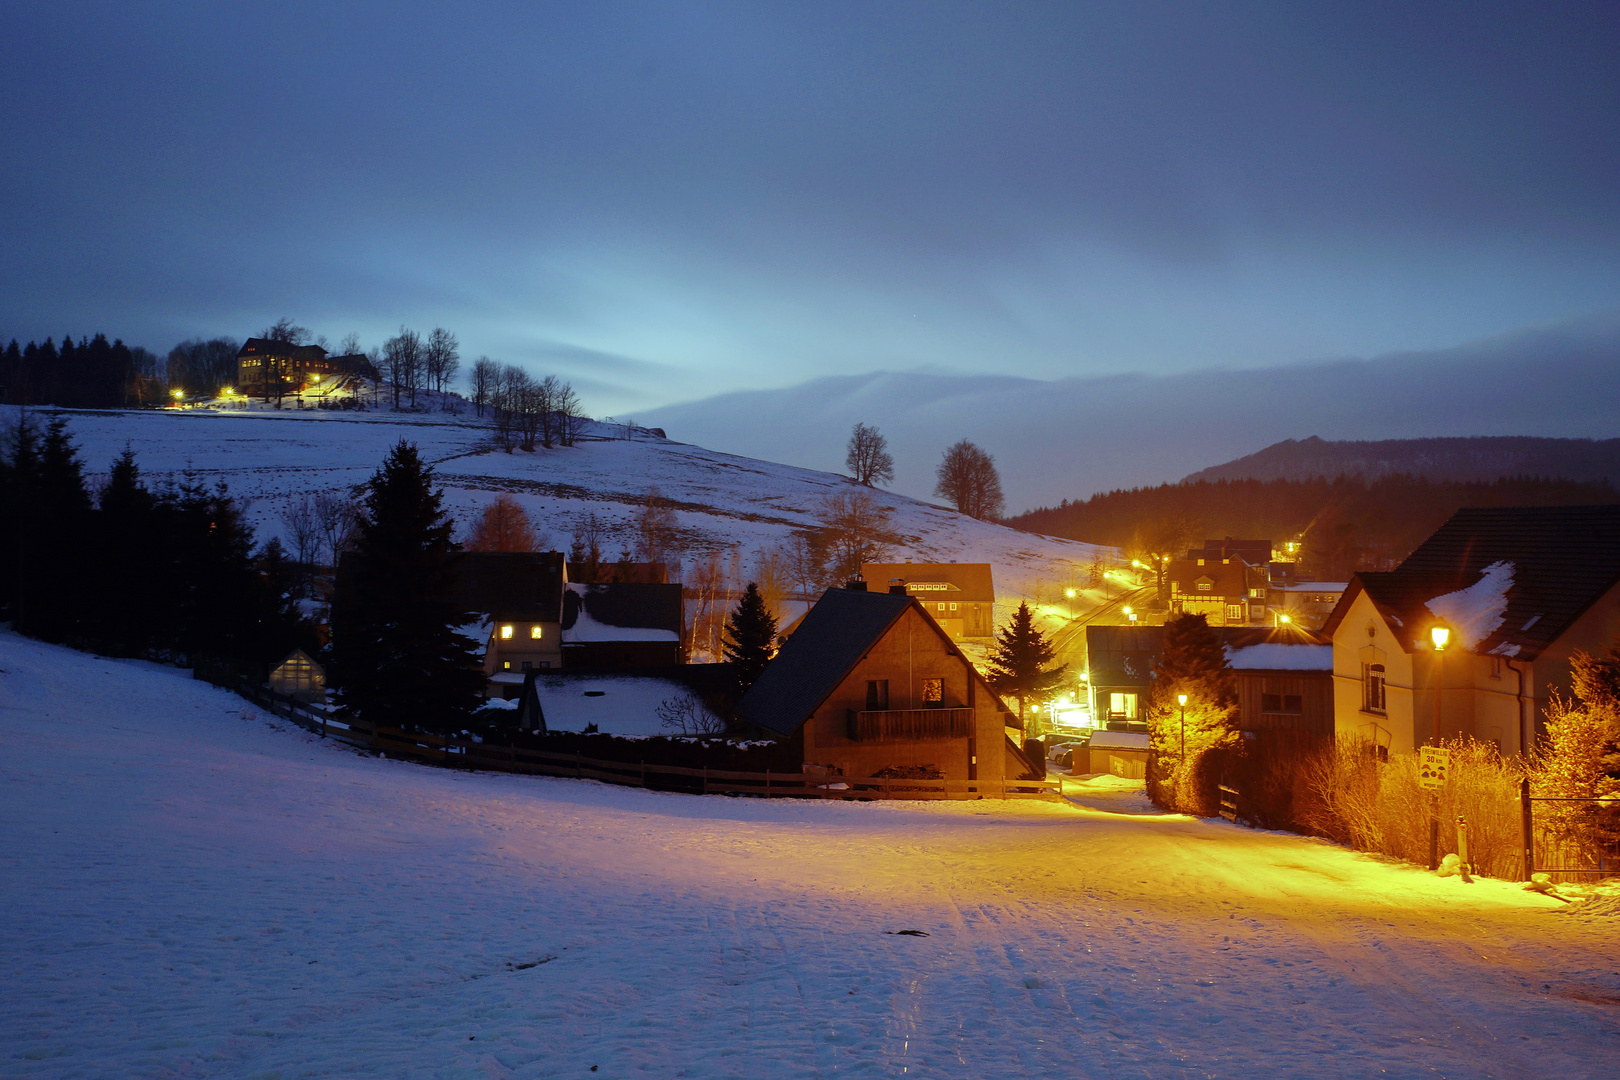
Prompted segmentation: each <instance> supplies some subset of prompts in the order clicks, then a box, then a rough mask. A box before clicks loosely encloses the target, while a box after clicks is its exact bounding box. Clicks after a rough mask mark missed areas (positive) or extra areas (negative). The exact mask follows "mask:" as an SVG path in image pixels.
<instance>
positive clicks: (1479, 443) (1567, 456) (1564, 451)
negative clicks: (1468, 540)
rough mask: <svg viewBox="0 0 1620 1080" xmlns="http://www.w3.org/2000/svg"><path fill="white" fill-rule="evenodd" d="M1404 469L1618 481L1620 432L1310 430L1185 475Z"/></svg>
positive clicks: (1244, 476)
mask: <svg viewBox="0 0 1620 1080" xmlns="http://www.w3.org/2000/svg"><path fill="white" fill-rule="evenodd" d="M1395 474H1405V475H1407V476H1421V477H1423V478H1424V479H1426V480H1457V481H1479V480H1497V479H1500V478H1502V477H1509V476H1553V477H1558V478H1560V479H1563V480H1581V481H1601V480H1606V481H1608V482H1609V483H1611V484H1620V439H1541V438H1531V437H1529V436H1501V437H1478V438H1458V439H1381V440H1377V441H1372V442H1328V441H1326V440H1324V439H1319V438H1317V437H1316V436H1314V435H1313V436H1311V437H1310V438H1308V439H1297V440H1296V439H1287V440H1284V441H1283V442H1280V443H1274V444H1272V445H1271V446H1268V447H1266V448H1265V449H1264V450H1261V451H1259V452H1258V453H1254V454H1250V455H1248V456H1247V457H1241V458H1238V459H1237V460H1236V461H1228V462H1227V463H1226V464H1224V465H1214V466H1211V467H1210V468H1207V469H1201V470H1199V471H1198V472H1195V473H1193V474H1192V475H1191V476H1188V477H1187V478H1186V479H1185V480H1184V481H1183V483H1188V482H1193V481H1198V480H1310V479H1313V478H1316V477H1335V476H1364V477H1366V478H1367V479H1369V480H1374V479H1377V478H1378V477H1380V476H1391V475H1395Z"/></svg>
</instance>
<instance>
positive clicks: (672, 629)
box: [561, 581, 685, 671]
mask: <svg viewBox="0 0 1620 1080" xmlns="http://www.w3.org/2000/svg"><path fill="white" fill-rule="evenodd" d="M562 599H563V608H562V626H561V630H562V651H563V666H564V667H567V668H573V669H589V670H592V671H611V670H619V669H624V668H655V667H674V666H676V665H677V664H680V663H681V662H682V648H681V631H682V629H683V627H684V625H685V622H684V620H683V619H682V617H681V615H682V592H681V586H680V585H678V584H676V585H665V584H658V583H654V582H641V581H618V582H613V583H611V584H590V585H588V584H583V583H580V582H569V583H568V585H567V586H566V587H565V589H564V592H563V598H562Z"/></svg>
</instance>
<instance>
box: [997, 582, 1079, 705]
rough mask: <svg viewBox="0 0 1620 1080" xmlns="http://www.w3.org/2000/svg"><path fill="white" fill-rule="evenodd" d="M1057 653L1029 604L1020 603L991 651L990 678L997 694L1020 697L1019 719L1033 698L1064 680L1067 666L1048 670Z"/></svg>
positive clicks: (1000, 631) (998, 633)
mask: <svg viewBox="0 0 1620 1080" xmlns="http://www.w3.org/2000/svg"><path fill="white" fill-rule="evenodd" d="M1056 655H1057V652H1056V650H1054V649H1053V648H1052V643H1051V642H1049V641H1047V640H1046V635H1045V634H1043V633H1041V632H1040V630H1038V629H1036V627H1035V618H1034V616H1033V615H1031V614H1030V610H1029V604H1028V603H1027V602H1026V603H1021V604H1019V605H1018V610H1017V611H1015V612H1014V613H1013V617H1012V622H1010V623H1008V624H1007V625H1006V626H1004V627H1002V628H1001V629H1000V630H999V631H997V633H996V646H995V649H994V650H993V651H992V652H991V653H990V670H989V673H988V676H987V677H988V679H989V682H990V685H991V686H992V687H994V688H995V690H996V692H997V693H1002V694H1009V695H1011V696H1013V697H1016V698H1017V699H1018V719H1019V721H1020V722H1022V720H1023V719H1024V707H1025V705H1026V704H1027V703H1028V701H1029V699H1030V698H1032V697H1038V696H1040V695H1041V694H1044V693H1047V692H1048V691H1051V690H1055V689H1056V688H1057V687H1058V686H1059V685H1061V684H1062V682H1063V673H1064V671H1065V670H1067V668H1068V665H1067V664H1064V665H1060V666H1058V667H1055V668H1051V669H1047V667H1046V665H1047V664H1050V663H1051V662H1052V659H1053V658H1054V657H1055V656H1056Z"/></svg>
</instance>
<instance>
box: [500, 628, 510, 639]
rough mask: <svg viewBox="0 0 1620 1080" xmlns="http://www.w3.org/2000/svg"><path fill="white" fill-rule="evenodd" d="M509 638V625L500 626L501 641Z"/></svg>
mask: <svg viewBox="0 0 1620 1080" xmlns="http://www.w3.org/2000/svg"><path fill="white" fill-rule="evenodd" d="M511 639H512V628H511V627H510V626H503V627H501V640H502V641H510V640H511Z"/></svg>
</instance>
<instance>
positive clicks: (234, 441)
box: [0, 406, 1112, 621]
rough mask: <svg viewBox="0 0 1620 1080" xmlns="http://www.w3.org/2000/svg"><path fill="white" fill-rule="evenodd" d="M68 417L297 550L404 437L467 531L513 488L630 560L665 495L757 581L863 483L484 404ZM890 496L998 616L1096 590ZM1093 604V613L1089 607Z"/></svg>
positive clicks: (1064, 566) (82, 441)
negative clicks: (201, 486) (601, 536)
mask: <svg viewBox="0 0 1620 1080" xmlns="http://www.w3.org/2000/svg"><path fill="white" fill-rule="evenodd" d="M55 411H57V410H41V413H42V414H50V413H54V412H55ZM61 411H62V412H64V413H65V414H66V415H67V416H68V420H69V425H70V430H71V431H72V434H73V438H74V440H75V442H76V443H77V444H78V446H79V448H80V456H81V458H82V459H83V460H84V462H85V465H86V469H87V470H88V471H89V472H91V473H97V472H105V471H106V470H107V469H108V468H109V466H110V465H111V463H112V461H113V459H114V458H115V457H116V456H117V455H118V454H119V453H121V452H122V451H123V449H124V447H125V445H126V444H127V445H129V446H132V447H133V448H134V449H135V452H136V457H137V461H138V462H139V464H140V467H141V469H142V470H143V472H144V473H145V474H146V475H147V476H148V477H149V478H152V477H157V476H161V475H162V474H166V473H175V474H178V473H181V472H184V471H187V470H189V471H191V472H192V473H194V474H196V475H198V476H200V477H201V478H203V479H204V480H205V481H207V482H209V483H213V482H214V481H216V480H217V481H224V482H225V483H226V484H228V485H229V487H230V490H231V491H232V492H233V493H235V494H237V495H240V496H246V497H248V498H250V499H251V500H252V506H251V508H250V509H249V511H248V520H249V521H250V522H251V523H252V524H253V526H254V528H255V530H256V531H257V535H258V537H259V539H260V541H261V542H262V541H264V540H267V539H269V538H270V537H271V536H277V535H282V536H283V539H284V540H285V536H284V535H283V533H284V527H283V525H282V522H281V518H282V514H283V512H284V510H285V509H286V507H287V505H288V503H289V502H290V501H292V500H295V499H297V498H298V497H299V496H302V495H305V494H313V493H315V492H318V491H336V490H340V489H342V490H353V489H356V488H357V486H358V485H360V484H363V483H364V482H365V481H366V480H367V479H369V478H370V476H371V475H372V473H374V472H375V471H376V470H377V467H378V466H379V465H380V464H381V463H382V460H383V457H384V455H386V454H387V453H388V451H389V449H391V448H392V447H393V445H394V444H395V443H396V442H398V441H399V440H400V439H401V438H406V439H409V440H411V441H412V442H415V443H416V444H417V446H418V448H419V449H420V451H421V453H422V455H423V457H424V458H425V459H426V460H428V461H429V462H431V463H432V464H434V466H435V467H436V471H437V473H438V477H439V479H440V481H441V482H442V484H443V485H444V487H445V491H446V497H445V505H446V509H447V510H448V511H449V512H450V513H451V514H452V515H454V516H455V517H456V518H457V520H458V521H459V522H460V523H461V525H462V526H463V527H465V526H466V525H468V524H470V523H471V522H472V520H473V519H474V518H475V517H476V516H477V515H478V514H479V513H481V512H482V510H483V508H484V507H485V506H486V505H487V504H488V503H489V502H490V500H492V499H493V498H494V497H495V495H496V494H497V493H499V492H505V493H507V494H510V495H512V496H513V497H515V498H516V499H517V500H518V501H519V502H520V503H522V504H523V507H524V509H525V510H526V511H527V512H528V514H529V517H530V518H531V519H532V520H533V521H534V522H535V524H536V526H537V529H538V531H539V532H540V533H541V534H542V540H543V541H544V542H546V543H549V544H551V545H553V546H555V547H557V548H559V549H561V550H567V548H568V545H569V539H570V537H571V535H572V532H573V529H574V525H575V522H576V521H578V520H579V519H581V518H582V517H584V516H585V515H586V514H587V513H595V514H596V515H597V516H598V517H599V518H600V519H602V520H603V521H604V522H605V523H606V525H607V528H608V539H607V541H606V543H605V544H604V549H605V554H606V555H607V556H608V557H609V558H617V557H618V555H619V553H620V551H621V549H633V548H634V538H633V535H632V528H631V525H630V522H631V518H632V516H633V514H634V513H635V512H636V510H637V508H638V507H640V506H641V505H643V504H644V503H645V501H646V499H647V496H648V494H649V492H650V491H651V490H653V489H655V488H656V489H657V490H658V492H659V493H660V494H661V495H662V496H663V497H664V498H666V499H668V500H671V501H672V502H673V503H674V504H675V509H676V517H677V519H678V525H679V528H680V530H681V533H682V538H683V540H684V541H685V543H686V545H687V555H686V560H687V561H688V562H689V563H690V562H692V561H694V560H695V559H697V558H701V557H704V556H705V555H707V554H717V555H720V556H721V558H722V562H723V563H728V562H729V559H730V553H731V552H732V551H736V552H737V553H738V555H739V556H740V563H741V569H742V570H743V572H744V574H746V573H747V572H748V571H749V569H750V568H751V567H752V565H753V563H754V559H755V556H756V554H757V553H758V552H759V551H760V550H761V549H763V548H769V547H771V546H773V545H775V544H778V543H780V542H782V541H783V540H785V539H786V538H787V537H788V536H789V535H790V534H791V533H792V532H793V530H794V529H797V528H802V527H804V526H807V525H811V524H813V523H814V521H815V515H814V510H815V506H816V504H817V503H818V502H819V501H820V500H821V499H822V498H824V497H825V496H826V495H828V494H829V493H832V492H834V491H838V490H851V489H852V484H851V481H849V480H848V479H847V478H844V477H841V476H838V475H836V474H834V473H824V472H816V471H814V470H811V469H801V468H797V467H795V466H791V465H778V464H774V463H771V462H767V461H758V460H755V459H752V458H744V457H736V456H734V455H731V454H722V453H718V452H715V451H712V450H705V449H703V448H702V447H699V446H691V445H688V444H685V443H677V442H670V441H668V440H666V439H659V438H657V437H655V436H653V435H651V434H649V433H647V432H645V431H640V432H639V436H638V438H637V439H636V440H635V441H625V440H623V439H619V438H613V437H612V436H616V435H620V434H622V433H623V432H624V430H625V429H624V428H622V427H620V426H618V425H609V424H595V423H592V424H590V425H589V428H588V430H589V432H590V434H591V436H592V437H591V438H590V439H589V440H587V441H583V442H580V443H579V444H578V445H576V446H574V447H571V448H566V449H565V448H560V447H559V448H554V449H551V450H544V449H540V450H536V451H534V452H530V453H525V452H523V451H515V452H513V453H510V454H508V453H505V452H503V451H500V450H497V449H494V448H493V447H492V444H491V440H490V427H489V424H488V422H487V420H486V421H479V420H477V419H476V418H475V417H474V416H473V415H472V414H471V411H470V409H468V410H465V411H463V412H462V413H460V414H456V415H452V414H449V413H445V412H435V411H427V412H421V413H394V412H390V411H384V410H375V411H363V412H336V411H323V410H313V409H309V410H302V411H300V410H296V409H291V408H288V409H281V410H276V409H268V410H267V409H263V408H255V409H251V410H211V409H185V410H178V409H167V410H156V411H152V410H148V411H121V410H61ZM16 413H17V410H16V409H15V408H13V407H10V406H0V419H4V420H6V421H8V422H9V421H10V420H11V419H12V418H14V417H15V416H16ZM876 494H877V496H878V497H879V498H880V499H881V500H882V501H883V502H885V503H886V504H887V505H889V506H890V507H891V508H893V510H894V524H895V527H896V529H897V531H898V532H899V534H900V535H901V537H902V541H901V543H900V544H899V545H897V546H896V548H895V549H894V551H893V557H894V558H895V559H911V560H913V561H916V562H934V561H938V562H948V561H952V560H954V561H958V562H989V563H992V564H993V565H994V567H995V583H996V590H997V596H998V603H997V605H996V606H997V616H998V621H1004V620H1005V619H1006V618H1007V617H1008V616H1009V615H1010V614H1011V611H1012V609H1013V608H1016V607H1017V605H1018V603H1019V601H1020V600H1022V599H1026V598H1028V599H1031V600H1036V601H1041V600H1044V601H1046V602H1048V603H1051V602H1053V601H1055V599H1056V598H1057V597H1058V596H1059V595H1060V593H1061V590H1062V589H1063V588H1064V587H1066V586H1069V585H1075V584H1076V583H1083V582H1084V581H1085V580H1086V573H1087V570H1088V568H1089V566H1090V564H1091V561H1092V558H1093V555H1094V553H1095V552H1096V550H1097V549H1096V548H1094V547H1093V546H1092V545H1090V544H1081V543H1076V542H1074V541H1071V540H1062V539H1056V538H1052V537H1043V536H1035V535H1032V534H1029V533H1024V532H1019V531H1017V530H1015V529H1008V528H1005V527H1003V526H1000V525H994V524H989V523H986V522H981V521H974V520H973V519H971V518H967V517H964V516H962V515H961V514H957V513H953V512H951V511H949V510H945V509H942V508H940V507H937V506H933V505H931V504H929V503H924V502H919V501H917V500H915V499H908V498H906V497H904V496H901V495H895V494H892V493H889V492H882V491H879V492H876ZM1106 550H1108V551H1109V553H1110V554H1112V549H1106ZM1099 598H1100V597H1099ZM1079 603H1080V606H1081V610H1084V608H1085V607H1086V605H1087V603H1088V598H1087V597H1082V598H1081V599H1080V601H1079ZM1054 610H1055V609H1054Z"/></svg>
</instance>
